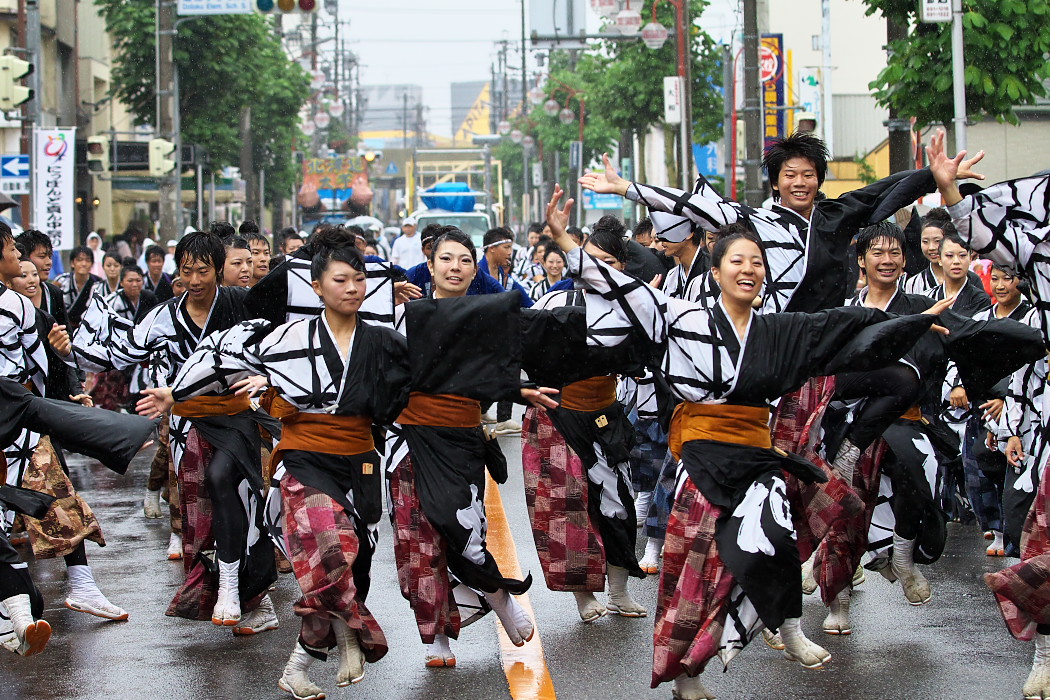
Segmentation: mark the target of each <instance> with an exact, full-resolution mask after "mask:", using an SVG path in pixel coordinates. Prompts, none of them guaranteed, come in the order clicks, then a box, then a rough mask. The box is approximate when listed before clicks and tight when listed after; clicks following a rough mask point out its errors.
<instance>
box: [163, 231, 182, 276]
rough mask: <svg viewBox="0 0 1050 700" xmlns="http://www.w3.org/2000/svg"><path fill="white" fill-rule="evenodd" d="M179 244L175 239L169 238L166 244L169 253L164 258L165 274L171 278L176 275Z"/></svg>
mask: <svg viewBox="0 0 1050 700" xmlns="http://www.w3.org/2000/svg"><path fill="white" fill-rule="evenodd" d="M178 244H179V242H178V241H177V240H175V239H174V238H169V239H168V242H167V243H165V244H164V245H165V247H166V248H167V249H168V253H167V254H166V255H165V256H164V272H165V273H166V274H167V275H168V276H169V277H170V276H171V275H174V274H175V247H176V246H177V245H178Z"/></svg>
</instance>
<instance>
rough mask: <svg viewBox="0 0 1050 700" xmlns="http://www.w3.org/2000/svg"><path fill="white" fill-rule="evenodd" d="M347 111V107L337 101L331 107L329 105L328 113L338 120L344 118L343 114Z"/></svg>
mask: <svg viewBox="0 0 1050 700" xmlns="http://www.w3.org/2000/svg"><path fill="white" fill-rule="evenodd" d="M345 111H346V105H344V104H343V103H342V102H339V101H336V102H333V103H331V104H330V105H328V113H329V114H331V115H332V116H333V117H335V118H336V119H338V118H339V117H341V116H343V112H345Z"/></svg>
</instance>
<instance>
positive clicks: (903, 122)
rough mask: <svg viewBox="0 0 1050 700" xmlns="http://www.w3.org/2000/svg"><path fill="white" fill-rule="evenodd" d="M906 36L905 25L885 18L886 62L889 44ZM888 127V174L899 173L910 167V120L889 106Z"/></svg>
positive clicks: (889, 54) (889, 55)
mask: <svg viewBox="0 0 1050 700" xmlns="http://www.w3.org/2000/svg"><path fill="white" fill-rule="evenodd" d="M907 36H908V30H907V28H906V27H903V26H901V25H900V24H898V23H897V22H894V21H893V20H892V19H890V18H888V17H887V18H886V54H887V63H889V59H890V58H892V55H893V49H892V48H890V45H891V44H892V43H893V42H894V41H896V40H898V39H904V38H906V37H907ZM886 126H887V128H888V129H889V144H890V174H891V175H892V174H893V173H899V172H902V171H904V170H910V169H911V168H912V154H911V122H910V121H909V120H908V119H904V118H902V117H901V116H900V115H899V114H898V113H897V110H896V109H894V108H892V107H891V108H890V117H889V119H888V120H886Z"/></svg>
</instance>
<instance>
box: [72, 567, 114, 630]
mask: <svg viewBox="0 0 1050 700" xmlns="http://www.w3.org/2000/svg"><path fill="white" fill-rule="evenodd" d="M67 573H68V575H69V597H68V598H66V601H65V605H66V607H67V608H69V609H70V610H74V611H76V612H82V613H87V614H88V615H94V616H95V617H101V618H102V619H104V620H116V621H118V622H123V621H124V620H127V619H128V613H127V611H126V610H124V609H123V608H122V607H120V606H119V605H114V604H113V603H111V602H109V600H108V599H107V598H106V596H105V595H103V594H102V591H100V590H99V589H98V584H96V583H95V576H94V574H92V573H91V567H90V566H86V565H75V566H70V567H68V568H67Z"/></svg>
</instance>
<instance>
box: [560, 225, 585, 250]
mask: <svg viewBox="0 0 1050 700" xmlns="http://www.w3.org/2000/svg"><path fill="white" fill-rule="evenodd" d="M565 233H567V234H569V238H571V239H572V240H574V241H576V245H578V246H580V247H581V248H582V247H583V244H584V243H585V242H586V241H587V236H586V235H585V234H584V232H583V229H581V228H580V227H579V226H569V227H568V228H566V229H565Z"/></svg>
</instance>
